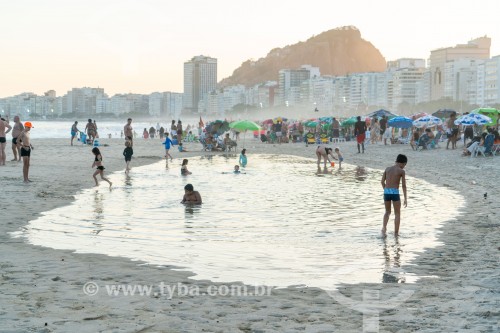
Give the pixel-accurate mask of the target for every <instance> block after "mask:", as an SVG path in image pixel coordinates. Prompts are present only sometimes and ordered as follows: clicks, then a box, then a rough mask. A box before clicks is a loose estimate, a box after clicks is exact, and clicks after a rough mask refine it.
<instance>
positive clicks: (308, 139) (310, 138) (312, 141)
mask: <svg viewBox="0 0 500 333" xmlns="http://www.w3.org/2000/svg"><path fill="white" fill-rule="evenodd" d="M306 143H307V144H308V145H310V144H315V143H316V138H315V137H314V134H313V133H307V134H306Z"/></svg>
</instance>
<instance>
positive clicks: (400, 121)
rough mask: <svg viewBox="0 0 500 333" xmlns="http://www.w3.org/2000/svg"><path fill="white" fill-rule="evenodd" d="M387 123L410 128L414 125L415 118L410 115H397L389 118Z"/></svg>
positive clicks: (392, 125) (396, 126)
mask: <svg viewBox="0 0 500 333" xmlns="http://www.w3.org/2000/svg"><path fill="white" fill-rule="evenodd" d="M387 124H389V126H390V127H395V128H410V127H412V126H413V120H411V119H410V118H408V117H403V116H397V117H394V118H392V119H389V121H388V122H387Z"/></svg>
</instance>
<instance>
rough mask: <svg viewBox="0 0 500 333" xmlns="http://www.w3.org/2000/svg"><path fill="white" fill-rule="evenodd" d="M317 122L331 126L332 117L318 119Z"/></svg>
mask: <svg viewBox="0 0 500 333" xmlns="http://www.w3.org/2000/svg"><path fill="white" fill-rule="evenodd" d="M319 121H322V122H324V123H327V124H331V123H332V122H333V117H320V118H319Z"/></svg>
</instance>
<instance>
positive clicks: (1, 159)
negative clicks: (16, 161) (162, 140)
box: [0, 118, 12, 166]
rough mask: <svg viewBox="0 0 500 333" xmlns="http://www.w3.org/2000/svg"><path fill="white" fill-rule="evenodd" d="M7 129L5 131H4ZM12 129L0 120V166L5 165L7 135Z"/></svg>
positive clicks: (4, 121) (2, 119)
mask: <svg viewBox="0 0 500 333" xmlns="http://www.w3.org/2000/svg"><path fill="white" fill-rule="evenodd" d="M5 129H7V131H5ZM11 129H12V127H11V126H10V125H9V123H8V122H7V120H5V119H4V118H0V166H3V165H5V161H6V159H7V156H6V155H5V146H7V133H9V132H10V130H11Z"/></svg>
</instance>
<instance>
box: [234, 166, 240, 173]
mask: <svg viewBox="0 0 500 333" xmlns="http://www.w3.org/2000/svg"><path fill="white" fill-rule="evenodd" d="M233 173H235V174H238V173H241V171H240V166H239V165H235V166H234V171H233Z"/></svg>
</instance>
